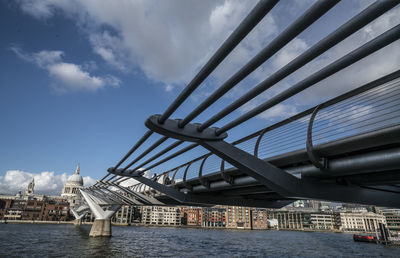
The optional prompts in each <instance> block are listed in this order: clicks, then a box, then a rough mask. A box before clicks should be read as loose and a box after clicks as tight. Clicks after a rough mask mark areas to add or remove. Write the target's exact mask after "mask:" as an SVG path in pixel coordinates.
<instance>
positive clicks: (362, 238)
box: [353, 234, 377, 243]
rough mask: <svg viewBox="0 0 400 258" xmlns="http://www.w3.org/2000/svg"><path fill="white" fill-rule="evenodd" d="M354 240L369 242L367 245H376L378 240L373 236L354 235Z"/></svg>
mask: <svg viewBox="0 0 400 258" xmlns="http://www.w3.org/2000/svg"><path fill="white" fill-rule="evenodd" d="M353 240H354V241H356V242H367V243H376V241H377V239H376V236H372V235H358V234H354V235H353Z"/></svg>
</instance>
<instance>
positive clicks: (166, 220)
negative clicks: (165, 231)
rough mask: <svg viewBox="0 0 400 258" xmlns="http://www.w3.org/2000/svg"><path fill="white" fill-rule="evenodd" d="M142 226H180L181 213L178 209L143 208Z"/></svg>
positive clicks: (162, 207) (161, 207)
mask: <svg viewBox="0 0 400 258" xmlns="http://www.w3.org/2000/svg"><path fill="white" fill-rule="evenodd" d="M142 224H146V225H170V226H179V225H181V212H180V209H179V208H178V207H164V206H143V207H142Z"/></svg>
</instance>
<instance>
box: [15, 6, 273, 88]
mask: <svg viewBox="0 0 400 258" xmlns="http://www.w3.org/2000/svg"><path fill="white" fill-rule="evenodd" d="M19 4H20V7H21V9H22V10H23V11H24V12H26V13H28V14H30V15H32V16H34V17H36V18H39V19H49V18H51V17H52V16H54V15H55V12H56V11H62V12H63V13H64V14H65V15H66V16H67V17H70V18H71V19H73V20H74V22H76V24H77V25H78V26H79V27H80V28H81V29H82V30H83V31H84V33H86V35H87V37H88V38H89V42H90V44H91V45H92V48H93V52H94V53H96V54H98V55H99V56H100V57H101V58H102V59H103V60H104V61H105V62H106V63H108V64H109V65H110V66H112V67H114V68H116V69H118V70H121V71H124V72H126V71H128V70H130V71H132V69H137V68H138V69H139V70H141V71H142V72H143V73H144V74H145V75H146V76H147V77H148V78H149V79H151V80H154V81H157V82H162V83H163V84H165V85H168V84H174V85H183V84H185V83H188V82H189V81H190V79H192V77H193V76H194V74H195V72H196V71H198V70H199V69H200V68H201V66H202V65H203V64H204V63H205V62H206V61H207V60H208V59H209V58H210V56H211V55H212V54H213V52H214V51H215V50H216V49H217V48H218V47H219V46H220V45H221V43H222V42H223V41H224V40H225V39H226V38H227V37H228V35H229V34H230V33H231V32H232V31H233V30H234V29H235V28H236V26H237V25H238V24H239V23H240V21H241V20H242V19H243V18H244V17H245V16H246V15H247V13H248V12H249V11H250V10H251V8H252V7H253V6H254V5H255V4H256V2H255V1H254V2H253V1H252V2H245V1H238V0H225V1H222V0H219V1H196V0H192V1H168V2H167V1H123V2H119V3H118V4H115V3H114V2H112V1H106V0H104V1H101V0H96V1H91V0H88V1H62V0H61V1H54V0H40V1H35V0H20V1H19ZM276 31H277V26H276V25H275V22H274V19H273V17H272V16H271V15H268V16H267V17H265V18H264V20H263V21H262V22H261V23H260V24H259V25H258V26H257V29H256V30H254V31H253V32H251V33H250V34H249V35H248V36H247V38H246V40H245V42H243V43H242V44H241V45H240V46H238V47H237V48H236V50H235V51H234V52H233V53H232V56H231V57H229V59H228V60H227V61H225V62H224V69H220V70H217V71H215V72H214V75H215V76H216V77H218V78H221V79H222V78H225V77H226V75H227V74H229V73H232V72H234V71H236V70H237V69H238V68H239V67H240V66H241V65H242V64H243V63H244V62H246V61H248V59H249V57H251V56H252V55H254V54H255V53H256V51H257V48H258V49H259V48H260V47H261V46H263V45H264V44H265V40H266V39H267V38H269V37H270V36H271V35H272V34H274V33H276ZM169 89H170V87H166V88H165V90H169Z"/></svg>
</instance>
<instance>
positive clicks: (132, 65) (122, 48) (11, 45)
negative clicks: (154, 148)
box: [0, 1, 400, 192]
mask: <svg viewBox="0 0 400 258" xmlns="http://www.w3.org/2000/svg"><path fill="white" fill-rule="evenodd" d="M311 2H312V1H310V2H309V1H295V2H293V4H287V3H280V4H279V5H278V6H277V9H276V10H275V9H274V10H272V12H271V14H268V15H267V16H266V17H265V18H264V19H263V21H262V22H261V23H260V24H259V25H258V26H257V27H256V30H255V32H253V33H251V34H250V35H249V36H248V37H246V39H245V40H244V42H243V43H242V44H240V45H239V47H238V48H237V49H236V50H235V51H234V52H233V55H232V57H230V58H228V59H227V60H226V61H224V62H223V63H222V64H221V65H220V67H219V68H218V69H217V70H216V71H215V72H214V73H213V74H212V75H211V76H210V78H209V79H208V80H207V81H206V82H205V83H204V85H203V86H202V87H200V89H199V90H198V91H196V94H195V95H194V97H192V98H191V99H189V101H187V102H186V103H185V105H184V106H183V107H182V108H181V109H179V110H178V111H177V112H176V114H174V116H173V117H181V116H182V115H183V114H186V112H185V107H187V106H193V105H197V104H198V103H200V101H201V100H202V99H204V97H205V96H207V95H208V94H209V93H210V92H212V90H213V89H215V88H217V87H218V86H219V85H221V83H223V82H224V81H225V80H226V79H227V78H228V75H230V74H232V73H233V72H235V71H236V70H237V69H238V67H240V66H241V65H243V64H244V63H246V62H247V61H248V60H249V59H250V58H251V57H252V56H253V55H254V54H255V53H257V52H258V51H259V50H260V49H262V47H264V46H265V45H266V44H267V43H268V42H269V41H270V40H271V39H272V38H273V37H275V36H276V35H277V34H278V33H279V32H281V31H282V30H284V28H286V26H287V25H288V24H289V22H290V21H291V20H293V19H294V18H296V17H298V16H299V15H300V14H301V13H302V12H303V11H304V10H305V9H306V8H308V7H309V6H310V5H311V4H310V3H311ZM369 3H370V2H368V1H364V2H361V1H342V2H341V3H339V4H338V5H337V6H335V7H334V8H333V9H332V12H330V13H329V14H327V15H326V16H324V17H322V18H321V19H320V20H318V21H317V22H316V23H315V24H313V25H312V26H311V29H312V31H313V33H311V32H310V30H306V31H305V32H304V33H302V34H300V36H299V37H297V38H296V39H295V40H293V41H292V43H290V44H289V45H288V46H286V47H285V48H284V49H283V50H282V51H280V52H279V53H278V54H277V55H276V56H274V57H273V58H272V59H271V60H270V61H268V62H266V63H265V64H264V65H263V66H262V68H261V69H258V70H256V71H255V72H254V73H252V74H251V76H250V78H249V79H246V80H244V81H243V82H242V83H241V84H240V86H239V87H238V88H237V89H235V90H233V91H232V92H230V93H229V94H230V95H228V97H226V98H224V99H222V100H221V102H219V103H217V105H214V106H212V107H210V109H209V110H208V111H209V113H214V112H215V111H216V110H218V109H219V108H220V107H221V106H222V105H223V104H227V103H230V102H232V98H234V97H237V96H240V95H241V94H243V92H246V91H247V90H248V89H249V88H251V87H253V86H254V85H256V84H257V83H258V82H260V81H261V80H263V79H265V78H266V77H267V76H268V75H270V74H271V73H272V72H273V71H275V70H276V69H278V68H279V67H281V66H283V65H285V64H286V63H287V62H289V61H290V60H292V59H293V58H294V57H296V56H297V55H298V54H299V53H301V52H302V51H304V50H305V49H307V48H309V47H310V46H312V45H313V44H314V43H316V42H317V41H318V40H319V39H321V38H323V37H324V36H326V35H327V34H328V33H330V32H331V30H333V28H336V27H337V26H338V25H341V24H342V23H344V22H345V21H347V20H348V19H349V17H351V16H352V15H354V13H357V12H358V11H359V10H360V9H363V8H364V7H366V6H367V5H368V4H369ZM193 4H194V5H195V6H194V7H193V8H190V7H191V6H186V5H193ZM254 4H255V2H234V1H220V2H194V3H186V4H183V5H182V3H178V2H169V3H165V4H162V6H157V5H159V4H155V3H154V2H147V3H142V4H140V3H136V4H134V3H132V4H130V5H129V6H122V5H121V6H117V7H115V8H111V7H110V6H107V2H101V3H100V4H98V6H96V5H92V4H91V2H85V3H79V2H75V1H72V2H70V3H69V4H66V2H62V1H61V2H57V3H56V2H52V1H17V2H3V3H1V6H2V8H0V17H2V18H1V19H2V23H1V25H0V26H1V30H2V32H3V35H4V36H3V37H2V39H0V46H1V48H0V55H1V57H2V58H1V62H0V66H1V69H2V71H3V73H2V74H3V75H2V77H1V79H0V83H1V88H0V96H1V97H0V98H1V101H0V105H1V106H0V107H1V108H0V115H1V117H2V118H3V123H4V124H3V127H2V134H1V136H0V141H1V143H2V144H1V148H0V157H1V162H0V190H1V191H0V192H3V191H4V192H16V191H17V190H22V189H24V188H25V187H26V185H27V184H28V183H29V181H30V178H31V177H32V176H34V177H35V182H36V184H37V187H38V191H44V192H45V191H48V192H51V191H54V192H61V188H60V187H62V183H63V182H64V183H65V180H66V178H67V177H68V176H69V175H71V174H72V173H73V171H74V168H75V166H76V165H77V163H80V164H81V167H82V174H83V176H86V177H87V180H88V182H89V184H90V183H93V182H94V180H95V179H98V178H100V177H102V176H103V175H104V173H105V171H106V169H107V168H108V167H110V166H112V165H114V164H115V163H116V162H117V161H118V160H119V158H120V157H121V156H122V155H123V154H125V152H126V151H127V150H129V149H130V147H131V146H132V144H133V143H134V142H136V140H137V139H138V138H139V137H140V136H141V135H142V134H143V132H145V131H146V127H145V126H144V124H143V122H144V121H145V119H146V118H147V117H148V116H149V115H151V114H156V113H160V112H162V111H163V110H164V109H165V108H166V107H167V106H168V105H169V104H170V103H171V101H172V100H173V99H174V98H175V97H176V96H177V95H178V94H179V92H180V91H181V90H182V88H183V87H184V86H185V85H186V83H187V82H188V81H189V80H190V79H191V78H192V77H193V75H194V74H195V72H196V71H198V70H199V69H200V67H201V65H202V64H204V62H205V61H206V60H207V59H208V58H209V57H210V55H211V54H212V53H213V52H214V51H215V50H216V48H217V47H218V46H219V44H221V42H222V41H223V40H224V39H225V38H226V37H227V35H229V33H230V32H231V31H232V30H233V29H234V28H235V26H237V24H238V23H239V22H240V21H241V20H242V19H243V18H244V17H245V15H246V14H247V13H248V11H249V10H250V9H251V8H252V7H253V6H254ZM124 9H126V11H125V10H124ZM182 10H190V12H189V13H186V12H187V11H185V12H183V11H182ZM132 11H135V12H134V13H133V14H132V13H130V12H132ZM282 11H283V12H285V13H287V17H282V16H279V15H278V14H279V13H281V12H282ZM142 12H145V13H147V15H140V13H142ZM134 14H136V15H134ZM399 17H400V15H399V8H398V7H397V8H394V9H393V10H391V11H390V12H388V13H387V14H385V15H384V16H382V17H380V18H379V19H377V20H376V21H374V22H373V23H372V24H371V25H368V26H366V27H365V28H363V29H362V30H361V31H360V32H359V33H357V35H355V36H354V37H350V38H349V39H348V40H345V41H344V42H343V43H342V44H339V45H338V46H337V47H335V48H333V49H332V50H330V51H329V52H328V53H327V54H325V55H323V56H322V57H321V58H318V59H316V60H315V61H314V62H311V63H310V65H308V66H307V67H306V69H301V70H299V72H297V73H295V74H294V75H293V76H290V77H288V78H287V79H285V80H283V81H282V82H281V83H279V84H278V85H277V86H276V87H273V89H272V92H270V93H267V94H264V95H263V96H261V97H260V98H258V99H256V100H255V101H254V102H251V103H249V104H248V105H245V106H244V107H242V108H241V109H239V110H238V111H237V112H236V114H241V113H243V112H244V111H246V110H248V109H250V108H251V107H252V105H255V104H257V103H259V102H261V101H262V100H264V99H266V98H268V97H270V96H271V94H272V95H274V94H276V93H278V92H279V91H280V90H281V89H284V88H286V87H287V86H290V85H291V84H292V83H293V82H296V81H298V80H299V79H300V78H303V77H304V76H306V75H308V74H310V73H312V72H313V71H315V70H316V69H317V68H318V67H319V66H320V65H322V64H326V63H329V62H330V61H332V60H335V59H337V58H338V57H340V56H342V55H343V54H344V53H347V52H348V51H349V50H351V49H353V48H354V45H355V43H357V44H360V43H362V42H366V41H368V40H369V39H371V38H373V37H375V36H376V35H379V34H380V33H381V32H383V31H385V30H387V29H388V28H391V27H393V26H394V25H396V24H397V23H398V22H399V19H400V18H399ZM128 25H129V26H128ZM149 32H150V33H149ZM166 32H169V33H166ZM316 32H318V33H316ZM398 46H399V42H395V43H393V44H391V45H389V46H388V47H386V48H384V49H382V50H380V51H378V52H377V53H376V54H374V55H371V56H370V57H368V58H366V60H364V61H362V62H359V63H357V64H355V65H353V66H352V67H351V68H350V69H349V70H347V71H345V72H341V73H338V74H337V75H334V76H332V77H330V78H328V79H327V80H324V81H323V82H322V83H325V84H327V86H326V87H322V89H321V90H317V91H315V92H312V93H311V92H308V91H306V92H305V93H303V94H300V95H299V96H298V97H296V98H294V99H291V100H290V101H288V102H287V103H284V104H282V105H278V106H277V107H276V108H275V109H273V110H272V111H270V112H269V113H263V114H261V115H260V116H259V117H258V118H255V119H252V120H251V122H250V123H248V124H246V125H244V126H241V127H238V128H237V129H235V130H233V131H232V132H230V138H229V139H230V140H235V139H237V138H238V137H239V136H242V135H245V134H248V133H251V132H254V131H255V130H257V129H261V128H263V127H265V126H266V125H269V124H272V123H274V122H277V121H279V120H280V119H281V118H282V117H283V116H287V115H288V114H295V113H297V112H299V111H302V110H304V109H306V108H308V107H310V106H311V105H314V104H316V103H318V102H321V101H322V100H324V99H328V98H330V97H332V96H336V95H338V94H339V93H343V92H344V91H347V90H349V89H351V88H355V87H357V86H360V85H361V84H362V83H365V82H368V81H371V80H372V79H376V78H377V77H379V76H381V75H384V74H387V73H389V72H391V71H393V70H394V69H395V68H397V67H398V65H399V64H398V62H399V60H400V58H399V55H400V54H399V53H398V51H393V49H394V48H398ZM372 59H374V60H375V62H373V63H372V64H373V65H367V66H366V67H364V69H363V74H365V76H353V77H354V78H353V77H352V79H351V80H349V75H350V74H352V73H354V72H355V71H357V66H358V65H365V64H368V62H369V61H370V60H372ZM370 63H371V62H370ZM376 67H378V68H376ZM366 71H371V72H366ZM355 74H356V75H357V73H355ZM346 80H347V81H349V82H351V83H352V85H349V84H343V85H341V84H340V82H344V81H346ZM337 85H340V86H337ZM230 96H231V97H230ZM203 118H204V117H203V116H200V117H199V119H200V120H203ZM217 125H218V124H217ZM147 146H148V145H147ZM143 147H146V145H145V146H143ZM17 179H19V180H17ZM55 183H56V184H55ZM54 185H56V187H54ZM58 188H60V189H58Z"/></svg>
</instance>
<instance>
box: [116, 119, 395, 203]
mask: <svg viewBox="0 0 400 258" xmlns="http://www.w3.org/2000/svg"><path fill="white" fill-rule="evenodd" d="M399 136H400V126H393V127H390V128H385V129H382V130H378V131H374V132H371V133H367V134H364V135H357V136H352V137H348V138H345V139H341V140H339V141H334V142H330V143H326V144H322V145H318V146H315V150H316V151H318V153H319V154H320V155H322V156H323V157H325V158H327V159H328V160H329V168H330V169H329V171H321V170H320V169H318V168H316V167H315V166H314V165H313V164H312V163H311V162H310V160H309V157H308V155H307V151H306V150H298V151H294V152H290V153H285V154H282V155H279V156H275V157H270V158H268V159H265V160H264V161H265V162H268V163H270V164H272V165H274V166H276V167H278V168H280V169H282V170H284V171H287V172H288V173H290V174H293V175H295V176H296V177H298V178H310V179H314V180H318V181H317V182H316V183H317V184H318V182H320V183H321V184H322V183H328V184H335V185H340V186H342V187H343V188H344V189H346V188H351V189H354V190H355V192H354V193H355V195H354V196H348V200H347V201H348V202H355V203H364V204H371V205H373V204H375V205H376V204H377V202H380V201H384V202H385V204H384V205H386V206H392V207H399V208H400V205H399V200H400V173H399V169H400V162H399V160H400V145H399V144H400V137H399ZM121 175H124V176H131V175H129V173H125V174H121ZM132 177H134V178H135V179H136V180H138V181H140V182H142V183H143V184H145V185H148V186H149V187H151V188H152V189H147V190H144V191H143V193H144V194H147V195H152V196H154V197H155V198H156V199H157V200H159V201H160V202H162V203H164V204H166V205H182V204H190V205H193V204H203V205H247V206H254V207H270V208H277V207H281V206H285V205H287V204H289V203H290V202H293V201H295V200H297V199H299V197H297V196H293V197H290V196H284V195H282V194H280V193H278V192H276V191H274V190H272V189H271V188H269V187H268V186H266V185H265V184H262V183H260V181H259V180H257V179H255V178H254V177H251V176H249V175H248V174H246V173H245V172H243V171H242V170H240V169H237V168H231V169H228V170H225V171H223V172H221V171H220V172H215V173H211V174H207V175H204V176H202V178H193V179H188V180H187V181H185V182H182V181H181V182H177V183H176V184H174V185H168V186H165V185H161V184H159V183H157V182H154V181H152V180H149V179H146V178H142V177H137V176H132ZM204 182H207V183H204ZM362 189H365V190H371V191H373V192H374V193H375V192H379V193H381V194H383V195H385V194H388V195H390V197H391V200H392V201H390V202H387V200H383V199H382V200H376V199H374V198H366V199H360V196H358V195H356V194H357V193H358V190H362ZM327 190H328V191H329V189H327ZM174 194H176V195H174ZM329 195H331V197H330V198H329ZM393 195H395V196H397V197H398V198H397V199H395V198H393V197H394V196H393ZM171 196H174V197H171ZM326 196H327V197H328V198H324V200H332V201H343V199H342V197H341V195H340V193H337V192H332V193H329V192H328V193H326ZM317 197H318V196H317V195H315V197H313V196H312V195H310V197H308V198H307V197H303V199H319V198H317ZM338 198H341V199H338ZM362 198H364V196H363V197H362ZM379 198H380V197H379Z"/></svg>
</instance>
